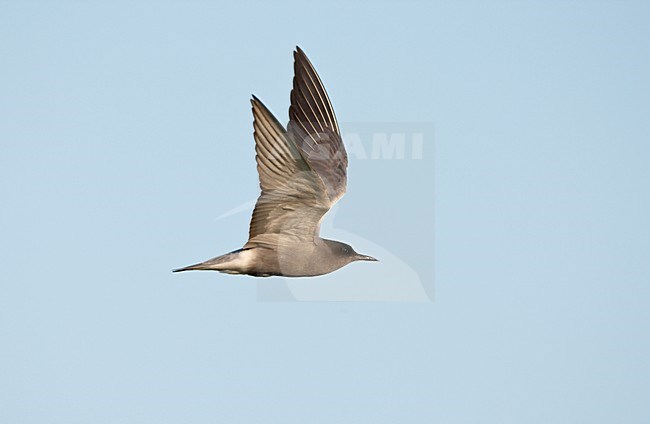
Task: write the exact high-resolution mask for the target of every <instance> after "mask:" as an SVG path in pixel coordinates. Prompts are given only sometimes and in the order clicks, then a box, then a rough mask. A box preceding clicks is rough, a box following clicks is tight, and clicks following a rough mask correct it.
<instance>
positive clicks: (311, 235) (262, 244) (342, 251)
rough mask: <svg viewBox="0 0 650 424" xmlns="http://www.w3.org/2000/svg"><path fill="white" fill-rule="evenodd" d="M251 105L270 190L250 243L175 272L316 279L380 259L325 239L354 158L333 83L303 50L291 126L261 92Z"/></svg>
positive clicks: (297, 55)
mask: <svg viewBox="0 0 650 424" xmlns="http://www.w3.org/2000/svg"><path fill="white" fill-rule="evenodd" d="M251 103H252V105H253V118H254V121H253V128H254V138H255V152H256V156H255V158H256V160H257V171H258V174H259V179H260V188H261V190H262V193H261V194H260V197H259V198H258V199H257V203H256V205H255V209H254V211H253V217H252V218H251V223H250V228H249V237H248V242H247V243H246V244H245V245H244V247H243V248H241V249H239V250H235V251H233V252H230V253H227V254H225V255H222V256H218V257H216V258H213V259H210V260H207V261H205V262H201V263H199V264H196V265H190V266H187V267H185V268H180V269H176V270H174V272H177V271H190V270H212V271H220V272H225V273H228V274H248V275H253V276H257V277H267V276H272V275H281V276H287V277H308V276H315V275H322V274H327V273H330V272H332V271H335V270H337V269H339V268H341V267H343V266H345V265H347V264H349V263H351V262H354V261H360V260H362V261H375V260H376V259H375V258H373V257H371V256H367V255H361V254H358V253H357V252H355V251H354V249H352V247H350V246H349V245H347V244H345V243H341V242H338V241H333V240H327V239H323V238H321V237H320V236H319V229H320V222H321V220H322V219H323V216H324V215H325V213H327V211H328V210H329V209H330V208H331V207H332V206H333V205H334V204H335V203H336V202H337V201H338V200H339V199H340V198H341V196H343V194H344V193H345V187H346V182H347V176H346V170H347V166H348V157H347V154H346V152H345V147H344V146H343V141H342V139H341V133H340V131H339V125H338V123H337V121H336V116H335V115H334V109H333V108H332V104H331V103H330V100H329V97H328V95H327V92H326V91H325V87H324V86H323V83H322V81H321V79H320V77H319V76H318V74H317V73H316V70H314V67H313V66H312V64H311V62H310V61H309V59H307V56H306V55H305V53H304V52H303V51H302V50H301V49H300V48H299V47H297V48H296V51H295V52H294V78H293V89H292V90H291V106H290V107H289V124H288V125H287V129H286V130H285V128H284V127H283V126H282V125H281V124H280V123H279V122H278V120H277V119H276V118H275V117H274V116H273V114H272V113H271V112H270V111H269V110H268V109H267V108H266V107H265V106H264V104H262V102H261V101H260V100H259V99H258V98H257V97H255V96H253V98H252V100H251Z"/></svg>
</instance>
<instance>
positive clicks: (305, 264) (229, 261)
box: [179, 237, 372, 277]
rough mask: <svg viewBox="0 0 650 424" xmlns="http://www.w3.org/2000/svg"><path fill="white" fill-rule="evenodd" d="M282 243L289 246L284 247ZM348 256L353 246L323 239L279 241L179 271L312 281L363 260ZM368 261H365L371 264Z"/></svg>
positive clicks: (249, 248)
mask: <svg viewBox="0 0 650 424" xmlns="http://www.w3.org/2000/svg"><path fill="white" fill-rule="evenodd" d="M283 241H284V242H285V243H286V244H282V242H283ZM348 249H349V250H348ZM348 252H352V249H351V248H350V246H348V245H346V244H344V243H340V242H337V241H334V240H327V239H322V238H320V237H317V238H316V239H314V240H313V241H303V242H296V241H295V240H279V243H278V244H269V245H260V246H256V247H248V248H243V249H239V250H235V251H234V252H230V253H227V254H225V255H222V256H219V257H216V258H213V259H210V260H208V261H205V262H202V263H200V264H196V265H190V266H188V267H186V268H183V269H180V270H179V271H189V270H205V269H210V270H214V271H221V272H225V273H227V274H248V275H253V276H255V277H270V276H274V275H281V276H285V277H313V276H317V275H323V274H329V273H330V272H333V271H336V270H337V269H339V268H341V267H343V266H345V265H347V264H349V263H350V262H352V261H354V260H361V258H355V257H354V256H349V255H347V253H348ZM326 257H327V258H329V260H326V261H324V260H323V258H326ZM366 258H367V259H365V260H372V259H371V258H370V257H366Z"/></svg>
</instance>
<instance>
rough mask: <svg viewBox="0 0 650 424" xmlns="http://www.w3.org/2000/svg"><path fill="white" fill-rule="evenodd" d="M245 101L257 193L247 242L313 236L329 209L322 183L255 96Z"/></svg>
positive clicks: (311, 237) (253, 242)
mask: <svg viewBox="0 0 650 424" xmlns="http://www.w3.org/2000/svg"><path fill="white" fill-rule="evenodd" d="M251 103H252V105H253V116H254V121H253V128H254V130H255V131H254V137H255V151H256V153H257V155H256V156H255V158H256V160H257V171H258V173H259V177H260V188H261V189H262V193H261V194H260V197H259V198H258V199H257V204H256V205H255V209H254V211H253V217H252V219H251V223H250V229H249V241H248V244H247V246H248V245H250V244H255V243H264V242H270V243H273V242H274V239H273V237H274V235H289V236H293V237H295V238H297V239H300V240H309V239H313V238H314V236H316V235H318V225H319V222H320V220H321V218H322V216H323V215H324V214H325V213H326V212H327V211H328V210H329V208H330V201H329V199H328V197H327V195H326V189H325V187H324V185H323V182H322V181H321V179H320V177H319V176H318V174H317V173H316V172H314V171H313V170H312V169H311V168H310V167H309V165H308V164H307V162H305V160H304V159H303V157H302V155H301V153H300V151H299V150H298V148H297V147H296V145H295V144H294V143H293V142H292V141H291V140H290V139H289V137H288V135H287V133H286V131H285V130H284V128H283V127H282V125H280V123H279V122H278V121H277V119H275V117H274V116H273V115H272V114H271V112H269V110H268V109H267V108H266V106H264V104H262V102H261V101H260V100H259V99H257V98H256V97H253V99H252V100H251Z"/></svg>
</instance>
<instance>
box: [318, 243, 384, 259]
mask: <svg viewBox="0 0 650 424" xmlns="http://www.w3.org/2000/svg"><path fill="white" fill-rule="evenodd" d="M330 247H331V248H332V251H333V253H335V254H336V255H337V256H339V257H341V258H345V259H347V262H354V261H373V262H378V260H377V259H375V258H373V257H372V256H368V255H362V254H361V253H357V252H355V251H354V249H353V248H352V246H350V245H349V244H345V243H341V242H334V243H333V244H330Z"/></svg>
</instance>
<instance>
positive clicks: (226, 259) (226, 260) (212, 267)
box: [172, 249, 248, 272]
mask: <svg viewBox="0 0 650 424" xmlns="http://www.w3.org/2000/svg"><path fill="white" fill-rule="evenodd" d="M243 250H248V249H239V250H235V251H233V252H230V253H226V254H225V255H221V256H217V257H216V258H212V259H208V260H207V261H205V262H200V263H198V264H194V265H188V266H186V267H183V268H177V269H174V270H172V272H183V271H226V270H227V269H228V265H229V264H230V263H231V262H232V261H233V260H234V259H235V258H236V257H237V254H238V253H239V252H241V251H243Z"/></svg>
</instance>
